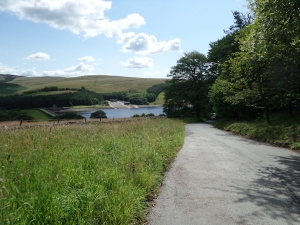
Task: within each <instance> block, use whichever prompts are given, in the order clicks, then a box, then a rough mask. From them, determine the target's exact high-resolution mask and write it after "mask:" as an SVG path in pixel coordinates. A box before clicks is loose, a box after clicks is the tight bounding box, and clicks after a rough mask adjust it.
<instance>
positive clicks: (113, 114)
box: [77, 106, 163, 119]
mask: <svg viewBox="0 0 300 225" xmlns="http://www.w3.org/2000/svg"><path fill="white" fill-rule="evenodd" d="M101 110H102V111H104V112H105V113H106V116H107V118H110V119H112V118H127V117H132V116H133V115H135V114H139V115H141V114H142V113H145V114H149V113H153V114H154V115H155V116H159V115H160V114H163V107H162V106H153V107H141V108H117V109H101ZM95 111H97V110H87V111H82V112H78V113H77V114H78V115H81V116H83V117H85V118H90V116H91V114H92V113H93V112H95Z"/></svg>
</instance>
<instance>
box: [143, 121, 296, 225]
mask: <svg viewBox="0 0 300 225" xmlns="http://www.w3.org/2000/svg"><path fill="white" fill-rule="evenodd" d="M186 134H187V136H186V138H185V143H184V146H183V148H182V149H181V151H180V152H179V153H178V156H177V158H176V160H175V162H174V163H173V165H172V167H171V168H170V170H169V171H168V172H167V173H166V175H165V180H164V182H163V185H162V188H161V192H160V194H159V196H158V198H157V199H156V201H155V206H154V207H153V208H152V209H151V211H150V213H149V215H148V218H147V219H148V224H149V225H201V224H203V225H220V224H253V225H254V224H255V225H258V224H262V225H267V224H272V225H273V224H274V225H275V224H278V225H279V224H280V225H283V224H298V225H299V224H300V201H299V200H300V155H299V154H297V153H294V152H292V151H290V150H286V149H282V148H276V147H272V146H268V145H265V144H262V143H259V142H256V141H253V140H249V139H246V138H243V137H240V136H236V135H233V134H231V133H228V132H224V131H221V130H218V129H215V128H213V126H212V125H211V124H209V123H206V124H189V125H186Z"/></svg>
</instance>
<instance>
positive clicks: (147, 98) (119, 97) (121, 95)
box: [102, 91, 156, 105]
mask: <svg viewBox="0 0 300 225" xmlns="http://www.w3.org/2000/svg"><path fill="white" fill-rule="evenodd" d="M102 95H103V97H104V99H105V100H108V101H126V102H130V103H131V104H134V105H148V104H149V103H150V102H154V101H155V100H156V95H155V94H154V93H146V92H130V91H128V92H112V93H103V94H102Z"/></svg>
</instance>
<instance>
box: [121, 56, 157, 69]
mask: <svg viewBox="0 0 300 225" xmlns="http://www.w3.org/2000/svg"><path fill="white" fill-rule="evenodd" d="M121 65H123V66H124V67H127V68H137V69H141V68H152V67H153V59H151V58H148V57H133V58H130V59H128V60H127V62H121Z"/></svg>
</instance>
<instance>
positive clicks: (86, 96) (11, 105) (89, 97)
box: [0, 90, 103, 109]
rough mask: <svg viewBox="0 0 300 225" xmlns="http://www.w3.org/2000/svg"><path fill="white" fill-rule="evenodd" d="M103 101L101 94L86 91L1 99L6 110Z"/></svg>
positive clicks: (0, 102) (0, 101) (15, 96)
mask: <svg viewBox="0 0 300 225" xmlns="http://www.w3.org/2000/svg"><path fill="white" fill-rule="evenodd" d="M102 101H103V96H102V95H101V94H98V93H95V92H92V91H88V90H84V91H78V92H74V93H63V94H59V95H38V96H26V95H13V96H2V97H0V105H1V106H2V107H3V108H6V109H15V108H19V109H28V108H44V107H52V106H53V105H54V104H55V105H57V106H58V107H64V106H69V105H70V102H71V103H72V105H74V106H76V105H95V104H98V103H101V102H102Z"/></svg>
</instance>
